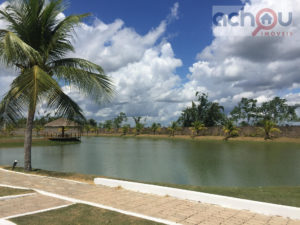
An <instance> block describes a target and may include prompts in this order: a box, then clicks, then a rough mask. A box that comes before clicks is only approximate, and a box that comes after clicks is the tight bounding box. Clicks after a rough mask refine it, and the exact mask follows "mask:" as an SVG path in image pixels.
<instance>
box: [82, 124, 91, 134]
mask: <svg viewBox="0 0 300 225" xmlns="http://www.w3.org/2000/svg"><path fill="white" fill-rule="evenodd" d="M83 129H84V131H85V132H86V134H87V136H89V132H90V131H91V129H92V126H91V125H90V124H88V123H86V124H85V125H84V128H83Z"/></svg>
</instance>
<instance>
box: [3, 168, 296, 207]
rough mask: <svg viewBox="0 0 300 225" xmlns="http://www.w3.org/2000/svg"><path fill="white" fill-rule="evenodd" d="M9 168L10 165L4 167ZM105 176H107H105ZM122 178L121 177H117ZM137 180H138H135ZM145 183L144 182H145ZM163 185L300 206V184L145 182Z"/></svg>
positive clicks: (60, 174) (78, 176)
mask: <svg viewBox="0 0 300 225" xmlns="http://www.w3.org/2000/svg"><path fill="white" fill-rule="evenodd" d="M4 168H5V169H10V167H4ZM16 171H19V172H24V170H23V168H16ZM30 173H31V174H37V175H44V176H52V177H58V178H64V179H71V180H77V181H83V182H87V183H90V184H93V183H94V178H96V177H102V176H96V175H84V174H77V173H63V172H53V171H46V170H40V169H35V170H33V171H32V172H30ZM106 178H107V177H106ZM119 180H122V179H119ZM137 182H138V181H137ZM145 183H146V182H145ZM147 184H154V185H160V186H165V187H173V188H179V189H185V190H191V191H197V192H204V193H210V194H217V195H223V196H230V197H236V198H242V199H249V200H254V201H262V202H268V203H274V204H280V205H288V206H295V207H300V186H299V187H298V186H296V187H201V186H191V185H177V184H165V183H147Z"/></svg>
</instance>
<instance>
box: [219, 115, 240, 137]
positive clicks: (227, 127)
mask: <svg viewBox="0 0 300 225" xmlns="http://www.w3.org/2000/svg"><path fill="white" fill-rule="evenodd" d="M223 131H224V133H225V140H226V141H227V140H228V139H229V138H233V137H237V136H239V129H238V128H237V127H236V126H235V125H234V123H233V121H232V120H230V119H228V120H227V121H226V122H225V124H224V127H223Z"/></svg>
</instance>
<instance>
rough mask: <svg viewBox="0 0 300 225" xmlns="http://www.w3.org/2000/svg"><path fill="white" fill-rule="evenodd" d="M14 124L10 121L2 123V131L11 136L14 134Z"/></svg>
mask: <svg viewBox="0 0 300 225" xmlns="http://www.w3.org/2000/svg"><path fill="white" fill-rule="evenodd" d="M14 130H15V126H14V124H12V123H7V124H5V125H4V129H3V131H4V133H5V134H6V135H8V136H12V135H13V134H14Z"/></svg>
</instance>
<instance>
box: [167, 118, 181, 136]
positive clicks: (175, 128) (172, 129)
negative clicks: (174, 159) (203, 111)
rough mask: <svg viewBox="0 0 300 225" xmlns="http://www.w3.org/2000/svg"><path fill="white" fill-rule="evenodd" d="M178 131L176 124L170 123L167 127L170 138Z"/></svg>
mask: <svg viewBox="0 0 300 225" xmlns="http://www.w3.org/2000/svg"><path fill="white" fill-rule="evenodd" d="M178 129H179V126H178V123H177V122H175V121H174V122H172V123H171V126H169V127H168V130H169V131H170V135H171V136H173V137H174V136H175V133H176V131H177V130H178Z"/></svg>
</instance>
